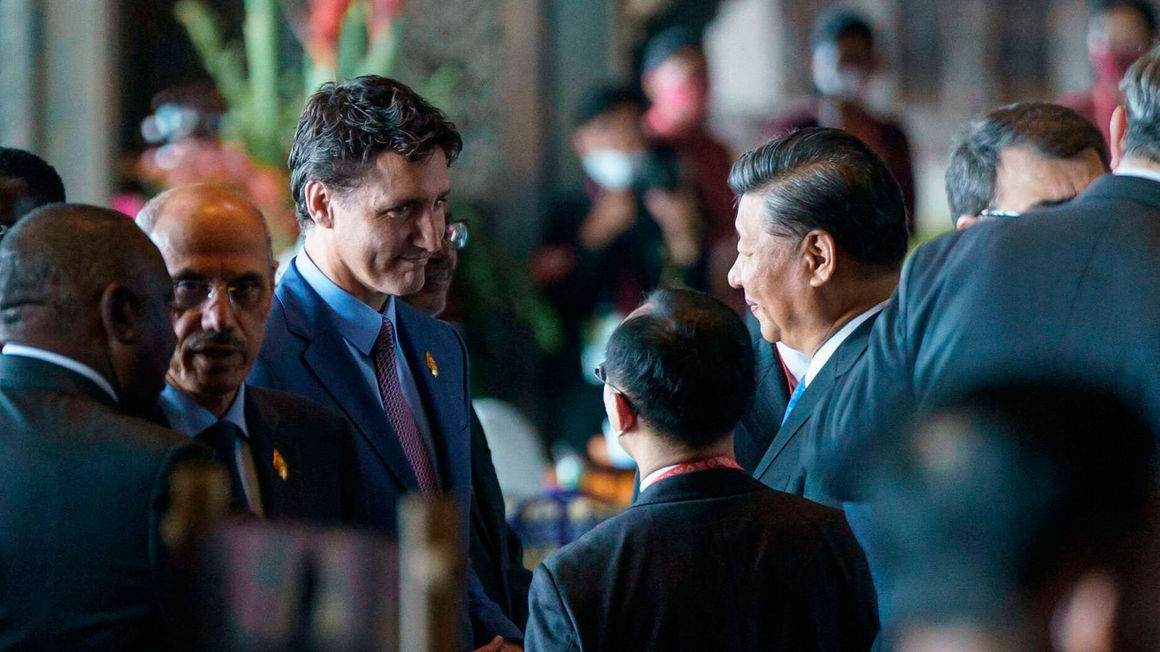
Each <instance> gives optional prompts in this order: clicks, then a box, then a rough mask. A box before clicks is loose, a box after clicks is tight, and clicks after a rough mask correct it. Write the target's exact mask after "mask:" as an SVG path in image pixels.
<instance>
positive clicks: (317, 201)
mask: <svg viewBox="0 0 1160 652" xmlns="http://www.w3.org/2000/svg"><path fill="white" fill-rule="evenodd" d="M302 196H303V198H304V199H305V200H306V214H307V215H309V216H310V221H312V222H314V223H315V224H316V225H317V226H321V227H322V228H324V229H332V228H334V214H333V208H332V204H333V203H334V192H333V191H331V189H330V188H328V187H326V184H324V183H322V182H321V181H319V180H318V179H311V180H310V181H307V182H306V187H305V188H303V190H302Z"/></svg>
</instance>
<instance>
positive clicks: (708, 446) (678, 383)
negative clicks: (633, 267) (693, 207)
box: [526, 289, 878, 651]
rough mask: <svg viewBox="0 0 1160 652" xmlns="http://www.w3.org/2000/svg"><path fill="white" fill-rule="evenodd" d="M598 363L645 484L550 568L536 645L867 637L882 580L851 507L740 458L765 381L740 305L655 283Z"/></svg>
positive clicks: (701, 646) (612, 416)
mask: <svg viewBox="0 0 1160 652" xmlns="http://www.w3.org/2000/svg"><path fill="white" fill-rule="evenodd" d="M596 375H597V376H598V377H599V378H600V379H601V380H602V382H603V383H604V384H603V405H604V408H605V410H606V412H607V414H608V418H609V420H610V421H611V423H612V426H613V428H614V430H615V432H616V433H617V437H618V438H619V439H620V440H621V441H622V442H623V446H624V449H625V450H627V451H628V452H629V454H630V455H632V456H633V458H634V459H635V460H636V461H637V463H638V464H639V467H640V471H641V475H642V480H641V482H640V486H641V492H640V495H639V496H637V498H636V499H635V500H634V501H633V504H632V506H631V507H629V508H628V509H627V510H626V511H625V512H623V513H621V514H619V515H617V516H614V517H612V518H611V519H609V520H607V521H605V522H604V523H602V524H601V525H599V526H597V527H596V528H595V529H594V530H592V531H590V532H588V533H587V534H585V535H584V536H582V537H581V538H580V539H578V540H577V541H575V542H573V543H571V544H569V545H567V546H565V547H564V548H561V549H560V550H559V551H558V552H556V553H555V554H553V555H552V556H551V557H549V558H548V559H547V560H546V561H544V563H543V564H541V565H540V566H539V567H538V568H537V569H536V572H535V576H534V579H533V581H532V592H531V596H530V598H529V602H530V607H531V617H530V619H529V623H528V632H527V639H526V641H527V649H528V650H530V651H532V650H536V651H540V650H542V651H547V650H552V651H554V650H772V649H787V650H790V649H792V650H812V649H817V650H867V649H869V647H870V644H871V642H872V641H873V639H874V635H875V633H876V631H877V629H878V620H877V614H876V607H875V598H874V589H873V586H872V585H871V582H870V577H869V574H868V572H867V568H866V562H865V558H864V556H863V554H862V551H861V550H860V549H859V547H858V543H857V542H856V541H855V540H854V537H853V535H852V534H851V532H850V530H849V527H848V526H847V525H846V522H845V519H844V518H843V517H842V513H841V512H840V511H837V510H833V509H830V508H827V507H823V506H821V505H817V504H814V503H811V502H809V501H807V500H803V499H801V498H798V497H796V496H790V495H787V494H784V493H781V492H776V491H772V490H770V489H768V488H767V487H765V486H763V485H762V484H761V483H759V482H757V481H756V480H754V479H753V478H751V477H749V474H748V473H746V472H745V471H744V470H743V469H741V467H740V466H739V465H738V464H737V462H736V460H735V459H734V458H733V454H732V451H733V442H732V435H731V432H732V430H733V427H734V426H735V425H736V424H737V420H738V418H739V417H740V416H741V412H742V410H744V409H745V406H746V404H747V403H748V402H749V401H750V399H751V398H752V396H753V386H754V381H753V353H752V351H751V349H750V346H749V336H748V333H747V331H746V329H745V326H744V324H743V323H742V322H741V319H740V318H739V317H738V316H737V314H736V313H735V312H733V310H732V309H730V308H729V307H728V306H726V305H725V304H724V303H722V302H720V301H718V300H717V299H714V298H713V297H711V296H709V295H707V294H703V293H700V292H693V291H690V290H669V289H662V290H657V291H655V292H653V293H652V294H650V295H649V297H648V299H646V300H645V302H644V304H643V305H641V307H640V308H638V309H637V310H635V311H633V312H632V313H631V314H630V315H629V316H628V317H627V318H626V319H625V320H624V321H623V322H622V323H621V324H620V325H619V326H618V327H617V328H616V330H615V331H614V332H613V334H612V337H611V339H610V340H609V343H608V348H607V360H606V361H604V362H602V363H601V364H600V365H599V366H598V367H597V369H596Z"/></svg>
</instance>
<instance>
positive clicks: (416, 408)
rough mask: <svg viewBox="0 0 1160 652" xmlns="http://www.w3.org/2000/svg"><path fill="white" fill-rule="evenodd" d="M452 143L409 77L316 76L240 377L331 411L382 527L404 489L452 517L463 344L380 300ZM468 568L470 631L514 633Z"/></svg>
mask: <svg viewBox="0 0 1160 652" xmlns="http://www.w3.org/2000/svg"><path fill="white" fill-rule="evenodd" d="M462 146H463V141H462V139H461V138H460V136H459V132H458V131H457V130H456V128H455V125H454V124H452V123H451V122H450V121H449V120H448V119H447V117H446V116H445V115H444V114H443V113H442V112H441V111H440V110H439V109H437V108H435V107H433V106H431V105H430V104H428V103H427V102H426V101H425V100H423V98H421V97H419V95H418V94H416V93H415V92H414V91H413V90H411V89H410V88H408V87H407V86H405V85H403V84H400V83H398V82H396V81H393V80H390V79H386V78H383V77H376V76H365V77H359V78H357V79H353V80H350V81H347V82H343V83H341V84H334V83H328V84H324V85H323V86H322V87H321V88H320V89H319V90H318V92H316V93H315V94H314V96H313V97H311V98H310V100H309V101H308V102H307V104H306V107H305V108H304V109H303V111H302V116H301V117H300V118H299V121H298V128H297V130H296V132H295V134H294V143H293V146H292V147H291V150H290V161H289V163H290V185H291V191H292V192H293V195H294V203H295V209H296V211H297V217H298V221H299V223H300V225H301V226H302V230H303V232H304V234H305V246H304V249H303V252H302V253H301V254H299V255H298V256H296V257H295V258H294V260H293V261H291V263H290V265H289V268H288V269H287V270H286V274H285V276H283V278H282V281H281V284H280V285H279V286H278V288H277V290H276V291H275V297H274V306H273V310H272V311H271V315H270V320H269V322H268V323H267V326H266V339H265V343H264V344H263V346H262V351H261V354H260V355H259V359H258V362H257V364H256V365H255V366H254V369H253V371H252V372H251V375H250V381H251V382H252V383H253V384H255V385H260V386H265V387H271V388H274V389H281V390H286V391H290V392H293V393H297V394H301V395H303V396H306V397H308V398H311V399H313V400H315V401H318V402H320V403H323V404H324V405H328V406H331V407H335V408H337V409H339V410H340V411H342V412H343V413H344V414H346V416H347V418H349V419H350V421H351V422H352V423H353V424H354V425H355V427H356V429H357V430H358V435H359V436H358V437H357V438H356V442H355V446H356V457H357V462H358V465H359V472H360V475H361V480H362V490H363V492H364V496H363V498H364V499H365V501H366V508H367V509H368V510H369V513H368V517H369V520H370V522H371V523H372V524H373V525H376V526H378V527H380V528H382V529H384V530H386V531H388V532H393V531H394V530H395V527H396V522H395V521H396V505H397V502H398V499H399V497H400V496H402V495H403V494H404V493H409V492H422V493H436V492H444V493H449V494H452V495H455V496H457V497H458V498H459V502H460V505H461V516H462V519H461V523H462V529H463V531H464V532H466V530H467V525H468V504H469V503H468V497H469V495H470V491H471V472H470V464H471V459H470V458H471V454H470V437H469V432H470V423H471V419H470V410H471V403H470V398H471V393H470V390H469V387H468V375H467V350H466V348H465V347H464V345H463V342H462V341H461V340H460V339H459V336H458V335H457V334H456V333H455V331H454V330H453V329H452V328H451V327H450V326H448V325H447V324H445V323H442V322H439V321H436V320H435V319H432V318H431V317H429V316H427V315H425V314H423V313H422V312H420V311H419V310H416V309H415V308H412V307H411V306H409V305H407V304H406V303H404V302H402V301H396V300H395V298H396V297H399V296H405V295H408V294H412V293H414V292H415V291H417V290H418V289H419V288H421V287H422V286H423V283H424V280H425V277H426V265H427V261H428V259H429V258H430V257H431V256H432V254H434V253H436V252H437V251H439V248H440V245H441V242H442V240H443V238H444V235H445V229H446V205H447V197H448V195H449V194H450V192H451V181H450V177H449V174H448V168H449V167H450V165H451V164H452V163H453V162H454V161H455V158H456V156H457V155H458V154H459V151H460V149H461V148H462ZM464 540H465V541H466V537H464ZM468 579H469V589H468V611H469V613H470V616H471V628H470V629H471V632H472V634H471V636H472V639H473V641H474V644H475V645H484V644H487V645H489V647H490V648H492V649H505V648H514V647H515V646H512V645H511V643H510V642H511V641H520V640H522V638H523V637H522V634H521V633H520V631H519V629H518V628H516V627H515V626H514V625H512V624H511V622H510V621H508V620H507V619H506V618H504V617H503V615H502V612H501V611H500V609H499V607H498V606H497V605H495V603H493V602H491V601H490V600H489V599H487V597H486V596H485V594H484V593H483V590H482V588H481V587H480V585H479V581H478V579H477V578H476V577H475V575H474V573H469V578H468ZM500 637H502V638H503V641H500V640H499V638H500ZM501 646H504V647H501ZM516 649H518V648H516Z"/></svg>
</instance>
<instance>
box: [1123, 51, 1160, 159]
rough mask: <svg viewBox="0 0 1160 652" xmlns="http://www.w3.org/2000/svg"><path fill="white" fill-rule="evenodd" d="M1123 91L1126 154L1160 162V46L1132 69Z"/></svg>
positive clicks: (1127, 75) (1125, 79)
mask: <svg viewBox="0 0 1160 652" xmlns="http://www.w3.org/2000/svg"><path fill="white" fill-rule="evenodd" d="M1120 90H1121V91H1123V92H1124V111H1125V112H1126V113H1127V118H1128V130H1127V132H1126V133H1125V134H1124V155H1125V156H1137V157H1140V158H1145V159H1148V160H1149V161H1154V162H1160V45H1158V46H1156V47H1154V48H1152V49H1151V50H1150V51H1149V52H1148V53H1147V54H1145V55H1144V56H1142V57H1140V58H1139V59H1137V60H1136V63H1133V64H1132V67H1131V68H1128V72H1127V73H1125V74H1124V79H1123V80H1121V81H1120Z"/></svg>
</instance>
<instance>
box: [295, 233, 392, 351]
mask: <svg viewBox="0 0 1160 652" xmlns="http://www.w3.org/2000/svg"><path fill="white" fill-rule="evenodd" d="M294 264H295V265H297V266H298V273H300V274H302V278H303V279H305V280H306V283H307V285H309V286H310V287H311V288H313V289H314V291H315V292H317V293H318V296H320V297H322V301H323V302H324V303H326V306H327V307H328V308H330V310H331V312H333V313H334V315H335V316H337V317H338V319H336V320H334V321H335V326H336V327H337V328H338V331H339V334H341V335H342V337H343V339H345V340H346V341H347V342H350V343H351V344H352V345H354V347H355V348H357V349H358V350H359V351H361V352H362V354H363V355H370V354H371V348H372V347H374V345H375V340H377V339H378V337H379V331H381V330H382V329H383V317H386V318H387V319H389V320H391V325H392V326H396V322H395V297H387V305H386V306H384V308H383V312H382V313H379V312H376V311H375V309H374V308H372V307H370V306H368V305H367V304H365V303H363V302H362V301H359V300H358V299H356V298H355V297H354V295H352V294H351V293H349V292H347V291H346V290H344V289H342V288H340V287H338V285H337V284H335V282H334V281H332V280H330V279H329V278H327V276H326V274H323V273H322V270H320V269H318V265H315V264H314V261H313V260H311V259H310V254H308V253H306V250H305V249H303V250H302V253H301V254H299V255H298V256H295V257H294ZM398 332H399V329H398V328H395V336H396V338H397V337H398Z"/></svg>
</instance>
